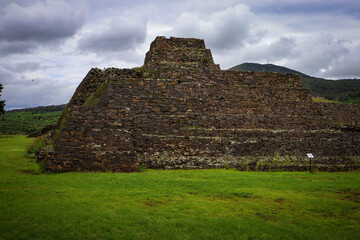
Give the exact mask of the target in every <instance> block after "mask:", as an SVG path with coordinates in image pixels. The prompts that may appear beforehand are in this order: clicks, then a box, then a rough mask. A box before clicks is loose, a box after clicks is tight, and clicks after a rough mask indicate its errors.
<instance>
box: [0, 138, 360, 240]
mask: <svg viewBox="0 0 360 240" xmlns="http://www.w3.org/2000/svg"><path fill="white" fill-rule="evenodd" d="M30 141H31V139H28V138H25V137H23V136H0V209H1V210H0V222H1V224H0V239H360V173H359V172H352V173H316V174H309V173H306V172H272V173H268V172H240V171H237V170H225V169H216V170H174V171H170V170H167V171H161V170H146V171H144V172H139V173H131V174H121V173H62V174H40V170H39V166H38V165H37V164H36V163H35V162H34V161H33V160H32V159H27V158H25V157H24V151H25V148H26V146H27V145H28V144H29V142H30Z"/></svg>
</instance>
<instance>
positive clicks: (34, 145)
mask: <svg viewBox="0 0 360 240" xmlns="http://www.w3.org/2000/svg"><path fill="white" fill-rule="evenodd" d="M44 145H45V139H44V138H42V137H37V138H35V139H34V141H32V142H31V143H30V144H29V145H28V146H27V148H26V153H25V155H26V157H28V158H35V155H36V154H37V153H38V152H39V150H40V148H41V147H42V146H44Z"/></svg>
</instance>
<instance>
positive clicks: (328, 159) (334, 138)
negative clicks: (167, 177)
mask: <svg viewBox="0 0 360 240" xmlns="http://www.w3.org/2000/svg"><path fill="white" fill-rule="evenodd" d="M359 120H360V107H359V106H356V105H348V104H334V103H313V102H312V100H311V97H310V95H309V92H308V91H307V90H306V89H304V88H303V86H302V84H301V82H300V80H299V77H298V76H297V75H292V74H278V73H254V72H236V71H222V70H221V69H220V67H219V66H218V65H216V64H214V61H213V58H212V55H211V52H210V50H209V49H206V47H205V43H204V41H203V40H200V39H184V38H170V39H166V38H165V37H157V38H156V39H155V41H154V42H153V43H152V44H151V47H150V51H149V52H148V53H147V54H146V58H145V63H144V66H142V67H139V68H134V69H116V68H108V69H106V70H105V71H102V70H99V69H92V70H91V71H90V72H89V73H88V74H87V76H86V77H85V78H84V80H83V81H82V83H81V84H80V85H79V87H78V88H77V90H76V92H75V93H74V96H73V98H72V99H71V101H70V102H69V104H68V106H67V109H66V110H65V111H64V113H63V115H62V117H61V119H60V121H59V122H58V124H57V127H56V129H55V130H54V131H53V135H52V145H53V148H52V150H51V151H50V152H49V154H48V159H47V161H46V169H47V170H49V171H119V172H122V171H124V172H131V171H137V170H138V169H139V166H144V167H147V168H161V169H180V168H186V169H192V168H221V167H224V166H230V167H236V168H239V169H253V170H254V169H258V170H267V169H285V170H306V169H307V166H308V163H307V159H306V153H308V152H311V153H313V154H314V155H315V159H314V160H315V164H316V167H317V168H318V169H319V170H328V171H336V170H352V169H359V168H360V167H359V166H360V164H359V161H360V131H359V127H358V126H359V122H360V121H359Z"/></svg>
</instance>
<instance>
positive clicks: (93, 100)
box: [84, 80, 109, 107]
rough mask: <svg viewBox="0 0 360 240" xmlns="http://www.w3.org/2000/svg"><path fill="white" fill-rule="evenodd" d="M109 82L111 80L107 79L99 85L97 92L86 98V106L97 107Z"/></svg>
mask: <svg viewBox="0 0 360 240" xmlns="http://www.w3.org/2000/svg"><path fill="white" fill-rule="evenodd" d="M108 83H109V81H108V80H105V81H104V82H103V83H102V84H101V85H100V86H99V87H98V89H97V90H96V91H95V92H93V93H92V94H90V96H89V97H88V98H87V99H86V100H85V102H84V106H85V107H95V106H97V105H98V104H99V101H100V97H101V95H102V94H103V93H104V90H105V88H106V86H107V85H108Z"/></svg>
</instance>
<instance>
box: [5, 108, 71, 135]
mask: <svg viewBox="0 0 360 240" xmlns="http://www.w3.org/2000/svg"><path fill="white" fill-rule="evenodd" d="M65 106H66V105H65V104H64V105H58V106H45V107H36V108H26V109H17V110H10V111H6V112H5V115H2V116H1V118H0V134H19V133H32V132H34V131H36V130H37V129H39V128H42V127H44V126H46V125H50V124H54V123H56V121H57V120H58V119H59V117H60V115H61V113H62V112H63V110H64V109H65Z"/></svg>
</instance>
